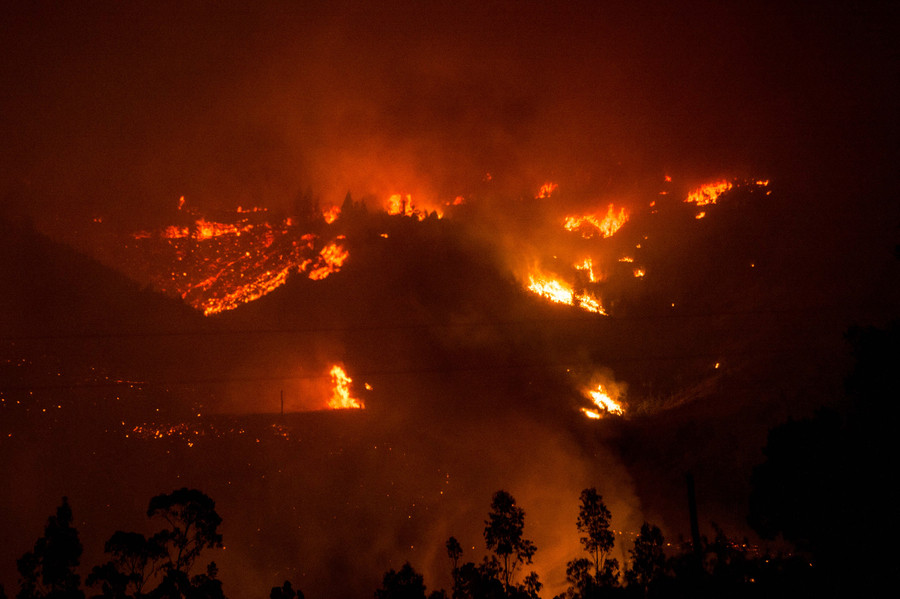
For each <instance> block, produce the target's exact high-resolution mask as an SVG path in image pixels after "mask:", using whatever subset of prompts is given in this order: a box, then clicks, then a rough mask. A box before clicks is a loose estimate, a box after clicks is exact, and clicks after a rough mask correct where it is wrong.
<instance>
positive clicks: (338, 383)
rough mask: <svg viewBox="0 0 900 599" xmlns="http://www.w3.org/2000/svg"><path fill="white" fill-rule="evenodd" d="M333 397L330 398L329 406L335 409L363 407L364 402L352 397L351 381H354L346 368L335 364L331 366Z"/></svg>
mask: <svg viewBox="0 0 900 599" xmlns="http://www.w3.org/2000/svg"><path fill="white" fill-rule="evenodd" d="M329 374H330V375H331V384H332V389H333V390H332V393H331V399H329V400H328V407H329V408H331V409H333V410H344V409H348V408H356V409H362V408H363V405H362V403H361V402H360V401H359V400H358V399H355V398H353V397H350V383H352V382H353V379H351V378H350V377H349V376H347V373H346V372H344V369H343V368H341V367H340V366H338V365H337V364H335V365H334V366H332V367H331V372H330V373H329Z"/></svg>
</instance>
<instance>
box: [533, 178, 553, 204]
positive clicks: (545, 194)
mask: <svg viewBox="0 0 900 599" xmlns="http://www.w3.org/2000/svg"><path fill="white" fill-rule="evenodd" d="M557 189H559V185H557V184H556V183H549V182H548V183H544V184H543V185H541V189H540V190H539V191H538V194H537V195H536V196H535V197H536V198H537V199H539V200H542V199H544V198H549V197H550V196H551V195H553V193H554V192H555V191H556V190H557Z"/></svg>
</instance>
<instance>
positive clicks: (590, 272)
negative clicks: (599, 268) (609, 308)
mask: <svg viewBox="0 0 900 599" xmlns="http://www.w3.org/2000/svg"><path fill="white" fill-rule="evenodd" d="M575 270H580V271H581V272H584V273H586V274H587V277H588V281H590V282H591V283H596V282H597V281H598V280H599V279H598V278H597V275H595V274H594V261H593V260H591V259H590V258H585V259H584V260H583V261H582V262H581V263H580V264H576V265H575Z"/></svg>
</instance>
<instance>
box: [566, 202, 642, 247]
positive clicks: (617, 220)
mask: <svg viewBox="0 0 900 599" xmlns="http://www.w3.org/2000/svg"><path fill="white" fill-rule="evenodd" d="M627 220H628V212H627V211H626V210H625V208H620V209H619V210H618V211H617V210H616V208H615V206H613V205H612V204H610V205H609V206H608V207H607V209H606V212H605V213H604V212H597V213H594V214H586V215H584V216H567V217H566V220H565V222H564V223H563V226H564V227H565V228H566V230H567V231H578V232H580V233H581V236H582V237H584V238H586V239H589V238H591V237H593V236H594V235H596V234H598V233H599V234H600V236H601V237H612V236H613V235H614V234H615V233H616V231H618V230H619V229H620V228H622V225H624V224H625V222H626V221H627Z"/></svg>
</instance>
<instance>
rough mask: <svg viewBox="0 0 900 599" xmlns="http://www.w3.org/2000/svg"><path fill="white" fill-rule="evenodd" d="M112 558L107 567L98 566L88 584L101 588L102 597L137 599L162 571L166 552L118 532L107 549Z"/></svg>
mask: <svg viewBox="0 0 900 599" xmlns="http://www.w3.org/2000/svg"><path fill="white" fill-rule="evenodd" d="M104 551H106V553H111V554H112V559H111V560H110V561H108V562H107V563H105V564H103V565H100V566H95V567H94V569H93V570H92V571H91V573H90V575H88V577H87V580H86V581H85V582H86V583H87V584H88V586H97V585H100V588H101V595H100V596H101V597H105V598H112V597H115V598H120V597H138V596H140V595H141V594H142V592H143V589H144V585H145V584H146V583H147V582H148V581H149V580H150V579H151V578H152V577H153V575H154V574H156V572H157V571H158V569H159V566H160V565H161V564H160V560H162V558H163V556H164V555H165V549H164V548H163V547H162V546H160V545H159V544H158V543H156V542H153V541H150V540H148V539H147V538H146V537H145V536H144V535H142V534H140V533H137V532H123V531H121V530H120V531H116V532H115V533H113V535H112V537H110V538H109V540H108V541H107V542H106V545H105V546H104Z"/></svg>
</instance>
